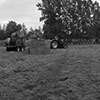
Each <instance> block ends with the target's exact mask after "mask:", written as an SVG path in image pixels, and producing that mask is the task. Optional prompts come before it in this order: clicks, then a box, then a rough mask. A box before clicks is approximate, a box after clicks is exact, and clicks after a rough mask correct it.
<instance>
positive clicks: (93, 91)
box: [0, 45, 100, 100]
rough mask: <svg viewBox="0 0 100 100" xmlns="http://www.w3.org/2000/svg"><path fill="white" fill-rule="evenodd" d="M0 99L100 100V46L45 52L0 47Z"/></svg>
mask: <svg viewBox="0 0 100 100" xmlns="http://www.w3.org/2000/svg"><path fill="white" fill-rule="evenodd" d="M0 100H100V45H74V46H69V48H68V49H57V50H50V53H48V54H45V55H42V54H41V55H31V54H25V53H22V52H6V51H5V48H4V47H0Z"/></svg>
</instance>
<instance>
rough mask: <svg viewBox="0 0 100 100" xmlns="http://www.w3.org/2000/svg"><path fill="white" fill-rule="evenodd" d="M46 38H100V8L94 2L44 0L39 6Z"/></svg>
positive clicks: (82, 0)
mask: <svg viewBox="0 0 100 100" xmlns="http://www.w3.org/2000/svg"><path fill="white" fill-rule="evenodd" d="M37 7H38V10H40V11H41V13H42V17H41V18H40V21H44V25H43V33H44V37H45V38H53V37H54V36H55V35H60V36H62V37H66V38H67V37H68V38H75V39H77V38H85V39H90V38H95V39H99V38H100V6H99V3H98V2H97V1H95V2H93V1H92V0H42V2H41V3H38V4H37Z"/></svg>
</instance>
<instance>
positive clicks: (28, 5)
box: [0, 0, 43, 29]
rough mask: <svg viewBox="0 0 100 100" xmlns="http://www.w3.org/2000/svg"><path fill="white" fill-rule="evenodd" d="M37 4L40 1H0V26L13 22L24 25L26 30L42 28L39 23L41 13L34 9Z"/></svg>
mask: <svg viewBox="0 0 100 100" xmlns="http://www.w3.org/2000/svg"><path fill="white" fill-rule="evenodd" d="M38 2H41V0H0V24H5V23H8V22H9V21H11V20H13V21H16V22H17V23H24V24H25V25H26V27H28V28H29V27H33V28H34V29H35V28H38V27H39V26H42V24H43V23H42V22H40V21H39V18H40V17H41V12H40V11H39V10H38V8H37V7H36V4H37V3H38Z"/></svg>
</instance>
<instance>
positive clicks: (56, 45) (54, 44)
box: [50, 40, 59, 49]
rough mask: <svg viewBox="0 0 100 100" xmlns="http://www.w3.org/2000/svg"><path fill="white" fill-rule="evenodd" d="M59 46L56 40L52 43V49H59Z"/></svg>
mask: <svg viewBox="0 0 100 100" xmlns="http://www.w3.org/2000/svg"><path fill="white" fill-rule="evenodd" d="M58 46H59V44H58V42H57V41H56V40H54V41H52V42H51V43H50V48H51V49H57V48H58Z"/></svg>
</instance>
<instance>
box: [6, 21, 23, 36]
mask: <svg viewBox="0 0 100 100" xmlns="http://www.w3.org/2000/svg"><path fill="white" fill-rule="evenodd" d="M20 29H22V26H21V24H17V23H16V22H15V21H9V23H8V24H7V26H6V37H10V36H11V34H12V33H14V32H16V31H19V30H20Z"/></svg>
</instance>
